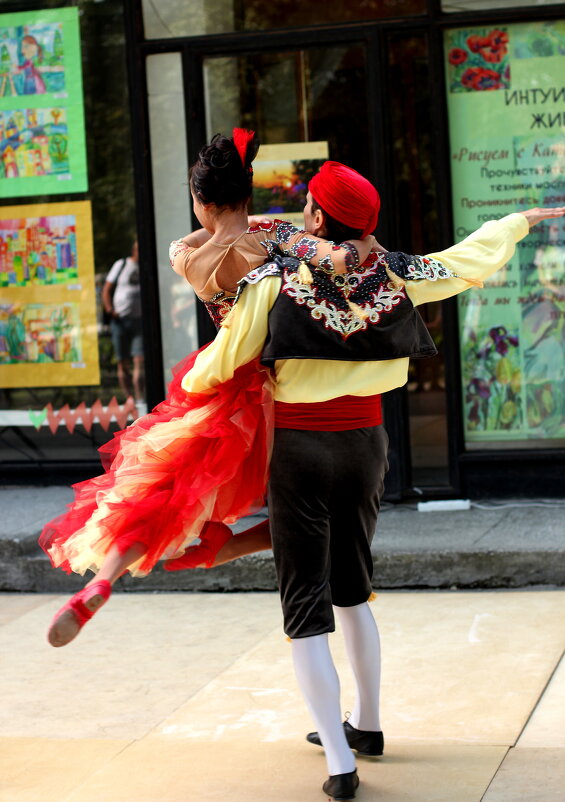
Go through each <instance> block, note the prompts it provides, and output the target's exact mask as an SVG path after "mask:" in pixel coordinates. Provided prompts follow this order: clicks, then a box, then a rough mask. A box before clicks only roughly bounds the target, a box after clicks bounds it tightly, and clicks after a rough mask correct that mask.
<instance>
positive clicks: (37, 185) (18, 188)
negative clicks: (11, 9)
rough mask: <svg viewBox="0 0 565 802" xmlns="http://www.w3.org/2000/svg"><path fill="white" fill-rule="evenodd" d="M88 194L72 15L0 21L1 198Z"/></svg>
mask: <svg viewBox="0 0 565 802" xmlns="http://www.w3.org/2000/svg"><path fill="white" fill-rule="evenodd" d="M87 188H88V182H87V168H86V145H85V132H84V109H83V95H82V72H81V56H80V38H79V26H78V9H76V8H59V9H48V10H45V11H26V12H22V13H19V14H0V198H16V197H23V196H33V195H43V194H58V193H67V192H84V191H86V189H87Z"/></svg>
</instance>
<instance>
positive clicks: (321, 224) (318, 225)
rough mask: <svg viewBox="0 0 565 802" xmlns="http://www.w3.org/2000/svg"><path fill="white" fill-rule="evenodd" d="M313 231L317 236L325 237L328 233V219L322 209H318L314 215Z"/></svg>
mask: <svg viewBox="0 0 565 802" xmlns="http://www.w3.org/2000/svg"><path fill="white" fill-rule="evenodd" d="M312 228H313V231H312V233H313V234H314V236H316V237H325V235H326V221H325V218H324V213H323V212H322V210H321V209H316V211H315V212H314V215H313V217H312Z"/></svg>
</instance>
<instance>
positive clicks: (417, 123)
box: [384, 33, 449, 487]
mask: <svg viewBox="0 0 565 802" xmlns="http://www.w3.org/2000/svg"><path fill="white" fill-rule="evenodd" d="M388 75H389V80H390V82H391V84H392V85H393V86H403V87H404V91H403V92H401V93H399V94H398V95H397V96H395V101H394V103H393V104H391V108H390V119H391V131H392V137H393V158H394V163H393V175H394V192H393V198H394V203H395V208H394V213H393V214H392V215H391V217H392V219H393V221H394V223H393V225H394V231H395V233H394V239H393V240H392V241H390V242H386V243H384V244H385V246H386V247H387V248H389V249H390V250H402V251H407V252H409V253H419V254H420V253H422V254H425V253H431V252H432V251H435V250H437V243H438V239H439V234H438V216H437V208H438V202H437V187H436V177H435V174H434V170H433V158H432V152H433V137H434V131H433V125H432V122H431V120H430V114H429V110H430V107H431V98H430V59H429V50H428V44H427V37H426V36H424V35H422V34H420V35H414V34H407V33H398V34H394V35H391V36H390V38H389V42H388ZM419 311H420V313H421V315H422V317H423V319H424V321H425V323H426V326H427V327H428V330H429V332H430V335H431V336H432V338H433V340H434V342H435V345H436V348H437V349H438V354H437V356H435V357H433V358H432V359H413V360H411V362H410V372H409V377H408V386H407V389H408V394H407V395H408V414H409V417H410V451H411V457H412V459H411V464H412V484H413V485H414V486H415V487H422V486H428V487H429V486H441V485H445V484H448V480H449V477H448V461H449V460H448V448H447V443H448V434H447V418H446V398H445V394H446V390H445V360H444V348H443V344H444V342H443V326H442V304H441V303H439V302H437V303H431V304H424V305H423V306H421V307H419Z"/></svg>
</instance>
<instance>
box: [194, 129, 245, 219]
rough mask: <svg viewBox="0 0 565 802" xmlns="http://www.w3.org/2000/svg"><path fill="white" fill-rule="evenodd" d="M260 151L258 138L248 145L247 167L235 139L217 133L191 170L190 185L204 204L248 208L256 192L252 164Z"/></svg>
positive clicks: (201, 152)
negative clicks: (246, 206)
mask: <svg viewBox="0 0 565 802" xmlns="http://www.w3.org/2000/svg"><path fill="white" fill-rule="evenodd" d="M258 150H259V140H258V137H257V135H254V136H253V138H252V139H251V140H250V141H249V142H248V143H247V147H246V151H245V164H243V162H242V160H241V157H240V155H239V153H238V151H237V148H236V147H235V145H234V142H233V139H230V138H229V137H226V136H222V134H216V135H215V136H214V137H212V140H211V142H210V144H209V145H205V146H204V147H203V148H202V150H201V151H200V153H199V154H198V159H197V160H196V162H195V163H194V165H193V166H192V167H191V169H190V174H189V178H190V186H191V188H192V190H193V192H194V193H195V195H196V196H197V197H198V199H199V200H200V202H201V203H214V204H215V205H216V206H228V207H230V208H231V209H237V208H239V207H241V206H245V205H246V204H247V202H248V201H249V198H250V197H251V192H252V190H253V170H252V169H251V163H252V161H253V159H254V158H255V156H256V155H257V151H258Z"/></svg>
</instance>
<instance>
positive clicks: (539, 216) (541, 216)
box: [519, 206, 565, 228]
mask: <svg viewBox="0 0 565 802" xmlns="http://www.w3.org/2000/svg"><path fill="white" fill-rule="evenodd" d="M519 214H523V215H524V217H525V218H526V220H527V221H528V225H529V226H530V228H531V227H532V226H535V225H536V223H541V221H542V220H550V219H552V218H555V217H563V215H565V206H556V207H555V208H553V209H539V208H537V207H536V208H535V209H526V211H525V212H520V213H519Z"/></svg>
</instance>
